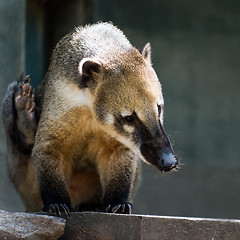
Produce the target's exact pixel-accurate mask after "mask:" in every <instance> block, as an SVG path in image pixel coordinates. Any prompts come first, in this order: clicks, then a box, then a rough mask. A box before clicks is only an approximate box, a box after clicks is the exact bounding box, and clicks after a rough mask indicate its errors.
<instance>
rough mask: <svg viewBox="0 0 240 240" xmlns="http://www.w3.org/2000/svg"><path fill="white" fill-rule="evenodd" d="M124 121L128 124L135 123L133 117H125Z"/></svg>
mask: <svg viewBox="0 0 240 240" xmlns="http://www.w3.org/2000/svg"><path fill="white" fill-rule="evenodd" d="M124 119H125V121H126V122H128V123H132V122H134V117H133V116H132V115H128V116H125V117H124Z"/></svg>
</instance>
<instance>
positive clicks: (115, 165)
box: [99, 148, 140, 214]
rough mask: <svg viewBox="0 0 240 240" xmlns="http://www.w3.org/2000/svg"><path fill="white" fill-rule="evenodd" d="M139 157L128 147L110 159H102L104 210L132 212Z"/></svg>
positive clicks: (115, 153)
mask: <svg viewBox="0 0 240 240" xmlns="http://www.w3.org/2000/svg"><path fill="white" fill-rule="evenodd" d="M139 161H140V160H139V159H138V158H137V157H136V156H135V154H134V153H133V152H131V151H130V150H129V149H127V148H123V149H121V150H120V151H116V152H114V153H113V155H112V156H111V157H110V159H109V161H107V163H106V162H104V161H100V162H99V163H100V165H99V170H100V171H99V172H100V179H101V182H102V184H103V190H104V196H103V210H104V211H106V212H112V213H125V214H128V213H131V211H132V204H131V199H132V197H133V194H134V191H135V189H136V186H135V184H136V182H137V181H136V179H137V178H138V173H139V171H138V168H139Z"/></svg>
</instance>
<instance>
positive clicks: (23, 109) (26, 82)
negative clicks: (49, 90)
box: [2, 75, 37, 153]
mask: <svg viewBox="0 0 240 240" xmlns="http://www.w3.org/2000/svg"><path fill="white" fill-rule="evenodd" d="M35 110H36V104H35V102H34V91H33V89H32V87H31V86H30V78H29V76H26V77H24V76H23V75H21V76H20V78H19V79H18V80H17V81H15V82H13V83H12V84H10V85H9V87H8V90H7V94H6V96H5V98H4V102H3V109H2V115H3V116H2V118H3V124H4V127H5V131H6V134H7V138H8V140H10V141H11V142H12V144H13V145H14V146H15V147H16V148H17V149H18V150H19V151H20V152H22V153H31V150H32V147H33V144H34V138H35V132H36V128H37V121H36V111H35Z"/></svg>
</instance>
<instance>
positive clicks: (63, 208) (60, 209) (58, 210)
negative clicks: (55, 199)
mask: <svg viewBox="0 0 240 240" xmlns="http://www.w3.org/2000/svg"><path fill="white" fill-rule="evenodd" d="M71 211H73V208H72V207H70V208H69V207H68V206H67V205H66V204H61V203H60V204H57V203H55V204H50V205H49V209H48V212H49V213H53V214H54V215H56V216H67V215H70V212H71Z"/></svg>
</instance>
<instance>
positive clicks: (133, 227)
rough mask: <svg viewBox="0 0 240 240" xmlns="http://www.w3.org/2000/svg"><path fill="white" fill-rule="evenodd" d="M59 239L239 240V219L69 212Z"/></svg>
mask: <svg viewBox="0 0 240 240" xmlns="http://www.w3.org/2000/svg"><path fill="white" fill-rule="evenodd" d="M66 219H67V224H66V228H65V232H64V235H63V236H62V237H61V238H60V240H66V239H67V240H72V239H74V240H80V239H81V240H85V239H86V240H88V239H89V240H90V239H97V240H112V239H114V240H118V239H119V240H125V239H126V240H154V239H156V240H159V239H161V240H175V239H176V240H186V239H190V240H204V239H206V240H225V239H227V240H239V239H240V220H225V219H204V218H181V217H159V216H144V215H119V214H107V213H92V212H85V213H72V214H71V215H70V216H69V217H67V218H66Z"/></svg>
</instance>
